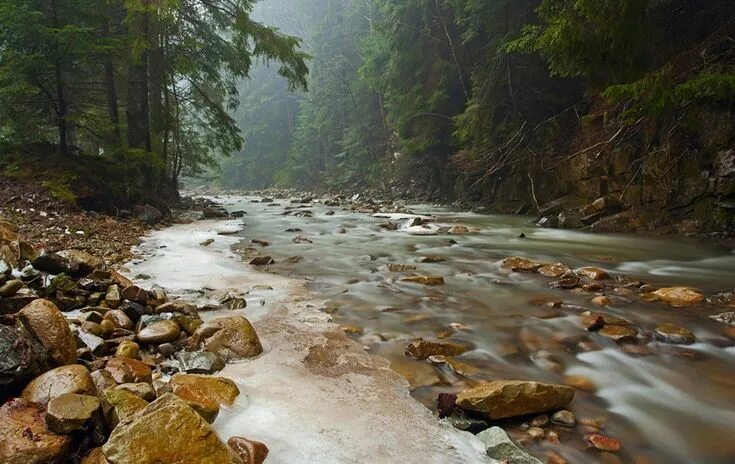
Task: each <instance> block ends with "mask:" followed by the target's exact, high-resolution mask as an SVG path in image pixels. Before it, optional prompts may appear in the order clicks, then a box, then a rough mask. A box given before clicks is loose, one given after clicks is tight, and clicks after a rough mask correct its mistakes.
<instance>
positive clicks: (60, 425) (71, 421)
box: [46, 393, 100, 434]
mask: <svg viewBox="0 0 735 464" xmlns="http://www.w3.org/2000/svg"><path fill="white" fill-rule="evenodd" d="M99 407H100V401H99V400H98V399H97V397H96V396H90V395H79V394H76V393H66V394H63V395H59V396H57V397H56V398H54V399H52V400H51V401H49V403H48V407H47V410H46V425H48V427H49V429H51V430H53V431H54V432H56V433H61V434H67V433H71V432H73V431H75V430H79V429H80V428H82V427H83V426H84V424H85V423H86V422H87V421H88V420H89V419H91V418H92V414H93V413H94V412H95V411H97V410H98V409H99Z"/></svg>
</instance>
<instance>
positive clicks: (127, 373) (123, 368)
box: [105, 357, 152, 384]
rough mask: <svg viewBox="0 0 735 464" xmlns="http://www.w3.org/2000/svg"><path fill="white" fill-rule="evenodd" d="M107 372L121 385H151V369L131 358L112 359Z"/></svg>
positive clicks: (108, 362) (106, 368) (108, 363)
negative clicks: (143, 383) (141, 383)
mask: <svg viewBox="0 0 735 464" xmlns="http://www.w3.org/2000/svg"><path fill="white" fill-rule="evenodd" d="M105 370H106V371H107V372H109V373H110V374H111V375H112V378H113V379H115V382H117V383H118V384H121V383H137V382H147V383H151V380H152V378H151V368H150V366H148V365H147V364H146V363H144V362H142V361H138V360H137V359H131V358H117V357H115V358H110V360H109V361H107V366H105Z"/></svg>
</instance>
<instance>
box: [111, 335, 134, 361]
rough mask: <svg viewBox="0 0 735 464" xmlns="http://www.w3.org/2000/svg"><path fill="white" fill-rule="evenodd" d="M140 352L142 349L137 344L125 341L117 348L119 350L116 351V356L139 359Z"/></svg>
mask: <svg viewBox="0 0 735 464" xmlns="http://www.w3.org/2000/svg"><path fill="white" fill-rule="evenodd" d="M139 352H140V347H139V346H138V344H137V343H135V342H132V341H130V340H124V341H122V342H121V343H120V344H119V345H118V346H117V350H116V351H115V356H116V357H118V358H131V359H137V358H138V353H139Z"/></svg>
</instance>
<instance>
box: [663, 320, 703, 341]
mask: <svg viewBox="0 0 735 464" xmlns="http://www.w3.org/2000/svg"><path fill="white" fill-rule="evenodd" d="M655 337H656V339H657V340H660V341H662V342H665V343H673V344H677V345H691V344H692V343H694V342H695V341H696V338H695V337H694V334H693V333H692V331H691V330H689V329H687V328H686V327H681V326H678V325H675V324H670V323H663V324H659V325H658V326H657V327H656V331H655Z"/></svg>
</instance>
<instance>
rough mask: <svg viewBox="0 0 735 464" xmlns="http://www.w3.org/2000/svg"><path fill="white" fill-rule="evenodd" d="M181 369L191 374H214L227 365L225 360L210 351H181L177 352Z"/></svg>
mask: <svg viewBox="0 0 735 464" xmlns="http://www.w3.org/2000/svg"><path fill="white" fill-rule="evenodd" d="M176 359H177V360H178V361H179V363H180V364H181V370H182V371H183V372H187V373H189V374H213V373H215V372H218V371H221V370H222V369H224V367H225V361H224V360H223V359H222V358H221V357H220V356H219V355H217V354H216V353H210V352H209V351H193V352H192V351H181V352H179V353H177V354H176Z"/></svg>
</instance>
